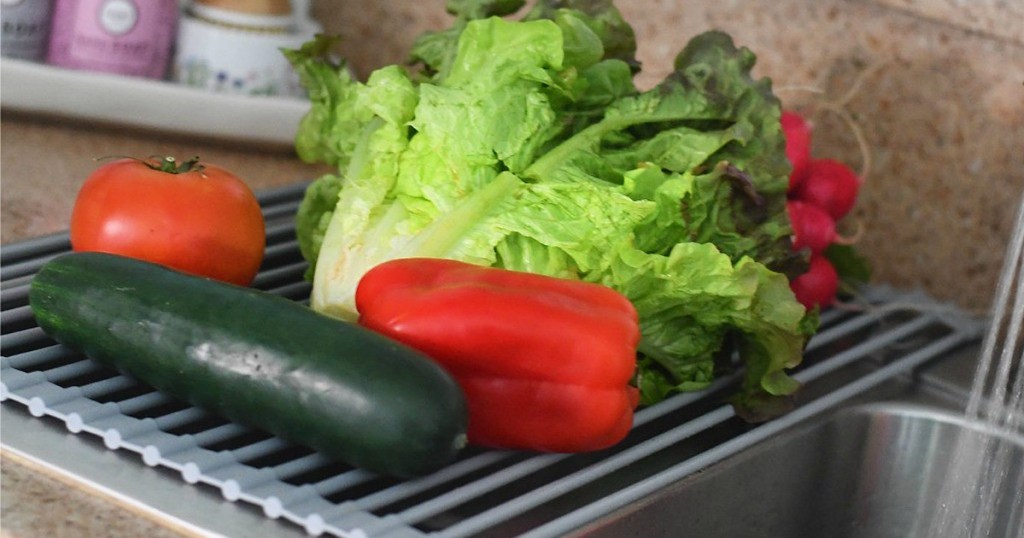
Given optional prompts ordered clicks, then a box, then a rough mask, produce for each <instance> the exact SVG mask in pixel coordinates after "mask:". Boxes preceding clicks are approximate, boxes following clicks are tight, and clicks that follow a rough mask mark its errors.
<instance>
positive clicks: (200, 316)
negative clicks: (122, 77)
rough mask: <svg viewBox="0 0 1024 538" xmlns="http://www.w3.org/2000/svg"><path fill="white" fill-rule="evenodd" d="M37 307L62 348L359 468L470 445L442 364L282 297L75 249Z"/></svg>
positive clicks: (38, 293)
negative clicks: (64, 347) (80, 353)
mask: <svg viewBox="0 0 1024 538" xmlns="http://www.w3.org/2000/svg"><path fill="white" fill-rule="evenodd" d="M29 301H30V304H31V307H32V311H33V313H34V314H35V317H36V320H37V321H38V323H39V326H40V327H41V328H42V329H43V331H44V332H45V333H46V334H47V335H49V336H50V337H51V338H53V339H54V340H56V341H58V342H60V343H62V344H64V345H66V346H68V347H70V348H72V349H75V350H78V351H80V352H82V353H83V354H85V355H86V356H88V357H91V358H93V359H95V360H97V361H100V362H101V363H104V364H107V365H110V366H112V367H114V368H116V369H118V370H120V371H122V372H124V373H126V374H129V375H131V376H134V377H136V378H138V379H140V380H142V381H143V382H146V383H147V384H149V385H151V386H153V387H154V388H156V389H158V390H160V391H163V392H164V393H166V394H169V395H172V396H175V397H178V398H181V399H183V400H185V401H187V402H189V403H191V404H193V405H195V406H198V407H200V408H204V409H207V410H210V411H213V412H216V413H218V414H220V415H222V416H224V417H226V418H228V419H231V420H233V421H236V422H238V423H240V424H245V425H248V426H252V427H258V428H261V429H263V430H265V431H268V432H270V433H273V434H275V435H278V436H280V437H282V438H284V439H287V440H290V441H293V442H296V443H300V444H303V445H306V446H308V447H310V448H313V449H315V450H317V451H320V452H322V453H323V454H325V455H327V456H330V457H333V458H336V459H339V460H341V461H343V462H346V463H348V464H351V465H353V466H355V467H359V468H362V469H366V470H369V471H373V472H377V473H380V474H385V475H390V476H397V477H413V476H419V475H423V474H426V473H429V472H431V471H433V470H436V469H438V468H440V467H442V466H443V465H445V464H446V463H448V462H450V461H451V460H452V459H453V458H454V457H455V456H456V454H457V453H458V451H459V450H460V449H461V448H462V446H463V445H464V444H465V439H466V421H467V411H466V404H465V399H464V397H463V394H462V392H461V390H460V389H459V387H458V385H457V384H456V383H455V382H454V381H453V380H452V378H451V377H450V376H449V375H448V374H447V373H446V372H445V371H444V370H443V369H441V367H439V366H438V365H437V364H436V363H434V362H433V361H431V360H430V359H428V358H427V357H426V356H425V355H422V354H420V353H419V352H417V351H415V350H413V349H411V348H409V347H406V346H404V345H402V344H400V343H398V342H395V341H393V340H390V339H388V338H386V337H384V336H382V335H380V334H377V333H374V332H372V331H369V330H368V329H365V328H363V327H360V326H359V325H356V324H351V323H346V322H343V321H340V320H337V319H333V318H330V317H327V316H325V315H322V314H318V313H316V312H314V311H313V310H311V309H310V308H308V307H306V306H305V305H302V304H300V303H297V302H294V301H291V300H289V299H286V298H284V297H280V296H277V295H274V294H271V293H268V292H263V291H260V290H256V289H252V288H243V287H239V286H234V285H231V284H224V283H221V282H217V281H214V280H210V279H206V278H201V277H194V276H190V275H186V274H184V273H180V272H177V271H173V270H170V269H166V268H164V267H161V266H158V265H154V264H151V263H148V262H143V261H139V260H134V259H129V258H125V257H121V256H115V255H109V254H100V253H87V252H76V253H69V254H64V255H61V256H58V257H57V258H54V259H53V260H51V261H49V262H47V263H46V264H45V265H43V267H42V268H41V269H40V270H39V272H38V273H37V274H36V275H35V277H34V278H33V280H32V284H31V289H30V292H29Z"/></svg>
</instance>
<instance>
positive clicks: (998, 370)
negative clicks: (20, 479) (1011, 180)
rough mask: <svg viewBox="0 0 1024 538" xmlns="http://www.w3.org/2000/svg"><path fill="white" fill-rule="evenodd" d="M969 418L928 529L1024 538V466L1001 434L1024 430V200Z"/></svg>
mask: <svg viewBox="0 0 1024 538" xmlns="http://www.w3.org/2000/svg"><path fill="white" fill-rule="evenodd" d="M964 418H965V419H966V421H967V423H971V424H978V425H979V426H980V427H979V428H977V429H973V428H972V429H968V428H964V429H962V430H961V432H960V434H959V437H958V440H957V442H956V446H955V447H953V450H952V452H951V463H950V473H949V475H948V476H947V477H946V480H945V484H944V487H943V491H942V494H941V496H940V498H939V506H938V514H937V516H936V517H935V518H934V520H933V521H932V522H931V529H930V532H929V533H928V534H927V535H926V536H929V537H935V538H1024V473H1022V472H1019V471H1017V472H1012V473H1011V472H1010V471H1009V469H1010V468H1011V467H1012V465H1010V464H1011V460H1010V458H1011V457H1012V455H1011V444H1010V443H1008V442H1006V439H1004V438H1001V437H1000V436H999V435H998V432H1015V433H1011V435H1018V436H1020V435H1024V433H1022V432H1024V199H1022V200H1021V205H1020V208H1019V209H1018V211H1017V220H1016V224H1015V226H1014V231H1013V234H1012V236H1011V240H1010V243H1009V245H1008V248H1007V251H1006V259H1005V261H1004V263H1003V268H1002V273H1001V275H1000V279H999V283H998V285H997V287H996V294H995V300H994V301H993V306H992V317H991V325H990V327H989V330H988V333H987V334H986V336H985V339H984V341H983V343H982V349H981V355H980V356H979V360H978V367H977V371H976V372H975V377H974V382H973V385H972V387H971V394H970V398H969V400H968V402H967V407H966V410H965V417H964ZM994 433H995V435H994ZM1018 469H1019V465H1018Z"/></svg>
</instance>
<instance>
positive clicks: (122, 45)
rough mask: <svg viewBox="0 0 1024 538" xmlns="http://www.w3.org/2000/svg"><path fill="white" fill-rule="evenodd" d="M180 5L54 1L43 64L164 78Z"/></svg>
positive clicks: (165, 0) (143, 0)
mask: <svg viewBox="0 0 1024 538" xmlns="http://www.w3.org/2000/svg"><path fill="white" fill-rule="evenodd" d="M178 9H179V8H178V0H57V1H56V4H55V5H54V12H53V28H52V31H51V38H50V48H49V53H48V55H47V62H49V63H50V64H53V65H56V66H60V67H67V68H71V69H82V70H87V71H100V72H104V73H116V74H121V75H129V76H138V77H147V78H157V79H162V78H164V77H165V76H166V74H167V67H168V63H169V59H170V57H171V49H172V46H173V40H174V36H175V34H176V32H177V21H178Z"/></svg>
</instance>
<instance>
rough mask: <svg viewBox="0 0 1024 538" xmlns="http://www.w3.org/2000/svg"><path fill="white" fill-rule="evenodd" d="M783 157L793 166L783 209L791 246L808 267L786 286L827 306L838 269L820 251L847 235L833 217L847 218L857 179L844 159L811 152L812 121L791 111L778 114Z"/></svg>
mask: <svg viewBox="0 0 1024 538" xmlns="http://www.w3.org/2000/svg"><path fill="white" fill-rule="evenodd" d="M781 121H782V133H783V135H784V136H785V139H786V157H787V158H789V161H790V163H791V164H792V166H793V170H792V173H791V174H790V176H789V190H788V201H787V203H786V211H787V213H788V215H789V220H790V223H791V224H792V226H793V249H794V250H803V249H808V250H809V251H810V254H811V259H810V266H809V269H808V270H807V272H806V273H804V274H802V275H800V276H798V277H796V278H794V279H793V280H792V282H790V288H792V290H793V293H794V294H795V295H796V298H797V300H798V301H800V303H801V304H803V305H804V306H805V307H807V308H808V309H810V308H814V307H815V306H818V307H820V308H825V307H827V306H829V305H831V304H832V303H834V302H835V300H836V293H837V292H838V289H839V274H838V273H837V272H836V269H835V267H833V266H832V263H831V262H829V260H828V258H826V257H825V255H824V251H825V249H827V248H828V247H829V246H830V245H832V244H835V243H844V242H845V240H844V239H843V238H842V237H840V236H839V235H838V233H837V232H836V222H837V221H839V219H842V218H843V217H845V216H846V215H847V214H848V213H849V212H850V210H851V209H853V205H854V203H855V202H856V201H857V194H858V192H859V191H860V178H859V177H857V174H856V173H854V172H853V170H851V169H850V168H849V167H848V166H846V165H845V164H843V163H841V162H839V161H835V160H832V159H815V158H814V157H813V156H812V155H811V130H812V129H811V124H810V122H808V121H807V119H806V118H804V117H803V116H801V115H800V114H797V113H796V112H792V111H783V113H782V119H781Z"/></svg>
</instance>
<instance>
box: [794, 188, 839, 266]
mask: <svg viewBox="0 0 1024 538" xmlns="http://www.w3.org/2000/svg"><path fill="white" fill-rule="evenodd" d="M786 213H787V214H788V215H789V222H790V224H791V225H792V226H793V250H802V249H805V248H809V249H811V252H812V253H814V254H818V253H821V252H822V251H824V250H825V249H826V248H828V246H829V245H831V244H832V243H834V242H837V241H841V238H840V237H839V234H837V233H836V221H835V220H833V219H832V216H831V215H829V214H828V213H826V212H825V210H823V209H821V208H819V207H818V206H815V205H812V204H809V203H807V202H801V201H799V200H790V201H788V202H786Z"/></svg>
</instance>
